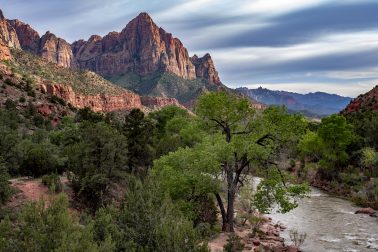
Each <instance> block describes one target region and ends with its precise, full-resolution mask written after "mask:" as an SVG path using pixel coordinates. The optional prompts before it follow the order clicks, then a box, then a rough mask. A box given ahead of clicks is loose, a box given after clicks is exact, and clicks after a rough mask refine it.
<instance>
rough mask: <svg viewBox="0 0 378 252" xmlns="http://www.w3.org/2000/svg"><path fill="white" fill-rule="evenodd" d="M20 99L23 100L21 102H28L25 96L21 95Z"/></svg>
mask: <svg viewBox="0 0 378 252" xmlns="http://www.w3.org/2000/svg"><path fill="white" fill-rule="evenodd" d="M18 101H19V102H21V103H24V102H26V99H25V96H21V97H20V99H19V100H18Z"/></svg>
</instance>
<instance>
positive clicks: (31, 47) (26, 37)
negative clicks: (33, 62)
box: [7, 19, 41, 54]
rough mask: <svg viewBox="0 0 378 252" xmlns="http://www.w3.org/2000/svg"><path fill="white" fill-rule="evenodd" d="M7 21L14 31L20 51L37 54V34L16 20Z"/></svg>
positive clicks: (38, 38)
mask: <svg viewBox="0 0 378 252" xmlns="http://www.w3.org/2000/svg"><path fill="white" fill-rule="evenodd" d="M7 21H8V23H9V24H10V25H11V26H12V27H13V29H14V30H15V31H16V34H17V37H18V40H19V42H20V45H21V48H22V50H25V51H29V52H32V53H35V54H38V53H39V42H40V39H41V38H40V36H39V34H38V32H37V31H36V30H34V29H33V28H32V27H31V26H30V25H28V24H25V23H23V22H21V21H20V20H18V19H15V20H7Z"/></svg>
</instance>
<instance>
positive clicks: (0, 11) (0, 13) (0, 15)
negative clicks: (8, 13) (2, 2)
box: [0, 9, 5, 20]
mask: <svg viewBox="0 0 378 252" xmlns="http://www.w3.org/2000/svg"><path fill="white" fill-rule="evenodd" d="M3 19H5V17H4V15H3V11H2V10H1V9H0V20H3Z"/></svg>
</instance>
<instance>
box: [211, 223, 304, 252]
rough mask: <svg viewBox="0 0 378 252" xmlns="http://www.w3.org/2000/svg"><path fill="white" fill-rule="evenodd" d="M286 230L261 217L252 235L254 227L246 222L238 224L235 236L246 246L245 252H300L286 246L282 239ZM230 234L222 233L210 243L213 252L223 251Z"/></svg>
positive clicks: (295, 248) (293, 247)
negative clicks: (282, 234) (281, 233)
mask: <svg viewBox="0 0 378 252" xmlns="http://www.w3.org/2000/svg"><path fill="white" fill-rule="evenodd" d="M284 229H285V227H284V226H282V225H280V224H275V223H273V221H272V219H271V218H269V217H264V216H263V217H261V223H260V225H259V227H258V229H257V231H256V232H255V235H252V226H251V224H250V223H248V222H246V223H245V224H244V225H241V224H237V226H236V227H235V235H237V236H238V237H240V239H241V242H242V243H243V244H244V249H243V251H254V252H263V251H264V252H299V251H300V250H299V249H298V248H297V247H295V246H293V245H285V241H284V239H283V238H282V237H280V232H282V231H283V230H284ZM229 235H230V234H228V233H220V234H219V235H218V236H217V237H216V238H215V239H213V240H211V241H210V242H209V247H210V250H211V251H212V252H221V251H223V246H224V245H225V244H227V239H228V237H229Z"/></svg>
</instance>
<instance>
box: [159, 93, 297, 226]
mask: <svg viewBox="0 0 378 252" xmlns="http://www.w3.org/2000/svg"><path fill="white" fill-rule="evenodd" d="M196 113H197V115H198V116H199V118H201V120H202V122H203V123H204V124H205V125H206V127H205V128H206V129H207V137H204V138H203V141H202V142H201V143H200V144H197V145H196V146H194V147H193V148H188V147H187V148H181V149H179V150H178V151H176V152H174V153H170V154H169V155H167V156H165V157H162V158H161V159H159V160H157V161H156V162H155V165H154V167H156V169H155V171H154V173H155V175H156V174H158V175H159V176H158V177H159V178H160V179H161V180H162V181H163V182H162V184H163V185H170V186H168V187H171V190H170V191H171V194H172V193H174V194H177V191H176V189H177V188H182V187H183V186H182V185H180V186H179V187H177V185H175V183H174V180H173V181H172V179H174V178H180V180H181V181H182V182H183V183H184V185H186V186H188V187H189V188H191V190H188V189H189V188H186V190H182V192H183V194H185V192H186V193H187V192H188V191H190V192H192V193H193V192H196V191H197V192H199V193H204V192H205V191H207V192H208V193H213V194H214V195H215V198H216V201H217V203H218V206H219V209H220V212H221V215H222V222H223V224H222V230H223V231H227V232H233V231H234V213H235V199H236V194H237V192H238V189H239V187H240V186H243V182H244V181H245V179H246V178H247V174H248V173H249V172H253V170H252V169H251V168H253V167H256V166H257V165H258V164H267V163H268V162H269V161H270V160H269V158H270V157H271V156H272V154H273V153H274V151H275V150H277V148H278V147H280V145H282V143H285V142H287V141H290V139H291V138H292V137H293V135H295V134H297V132H296V130H302V128H303V130H304V127H302V126H299V125H301V124H302V122H301V120H298V119H300V118H298V117H296V116H289V115H287V113H285V112H284V111H283V110H282V109H279V108H273V109H267V110H266V111H265V112H263V113H256V111H255V110H254V109H253V108H251V106H250V103H249V101H248V100H246V99H241V98H240V97H237V96H234V95H230V94H227V93H224V92H218V93H209V94H206V95H203V96H201V97H200V98H199V100H198V103H197V107H196ZM270 162H271V161H270ZM272 163H273V162H272ZM223 179H224V180H225V184H226V188H227V190H226V191H227V192H226V197H225V198H226V201H225V202H226V203H225V202H224V200H223V198H222V195H221V190H220V188H221V185H220V180H223ZM190 185H191V186H190ZM277 187H279V188H281V189H282V190H276V189H275V190H270V189H269V188H268V189H267V188H266V187H264V189H265V191H266V192H267V194H270V195H265V197H266V198H264V196H261V195H260V201H261V202H267V204H273V203H274V202H273V201H271V200H265V199H268V198H272V197H270V196H271V194H274V193H277V192H280V193H282V192H284V193H285V194H286V193H290V192H289V190H286V189H285V185H284V184H283V183H275V188H277ZM293 191H294V192H295V190H291V192H293ZM273 198H274V199H277V200H278V201H279V200H281V201H282V202H281V203H282V204H280V205H287V204H285V203H284V202H283V201H288V200H290V198H289V197H273ZM291 206H292V207H295V205H294V204H293V205H291ZM286 210H289V209H288V208H285V211H286Z"/></svg>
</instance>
